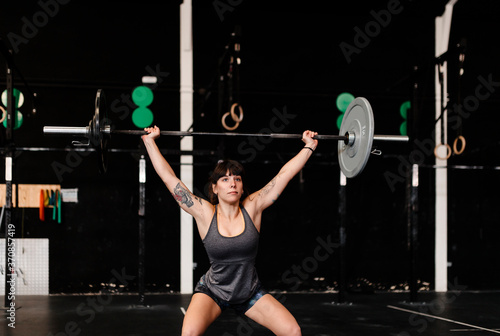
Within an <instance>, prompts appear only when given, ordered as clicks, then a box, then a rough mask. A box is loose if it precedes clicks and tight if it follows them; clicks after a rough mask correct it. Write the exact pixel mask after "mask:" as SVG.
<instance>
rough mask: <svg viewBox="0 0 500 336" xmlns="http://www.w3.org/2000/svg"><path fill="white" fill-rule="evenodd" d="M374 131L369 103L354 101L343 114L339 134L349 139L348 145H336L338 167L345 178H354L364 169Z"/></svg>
mask: <svg viewBox="0 0 500 336" xmlns="http://www.w3.org/2000/svg"><path fill="white" fill-rule="evenodd" d="M374 129H375V123H374V119H373V111H372V108H371V105H370V103H369V102H368V100H367V99H366V98H362V97H358V98H356V99H354V100H353V101H352V102H351V103H350V104H349V106H348V107H347V110H346V111H345V113H344V118H343V120H342V124H341V125H340V133H339V134H340V135H348V137H349V141H348V143H345V142H344V141H339V145H338V156H339V165H340V169H341V170H342V172H343V173H344V175H345V176H346V177H356V176H357V175H358V174H359V173H361V171H363V169H364V168H365V166H366V163H367V162H368V159H369V157H370V153H371V151H372V143H373V133H374ZM353 140H354V141H353Z"/></svg>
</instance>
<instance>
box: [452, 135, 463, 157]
mask: <svg viewBox="0 0 500 336" xmlns="http://www.w3.org/2000/svg"><path fill="white" fill-rule="evenodd" d="M458 140H460V142H461V144H462V146H461V147H460V151H458V150H457V143H458ZM464 150H465V138H464V137H463V136H461V135H459V136H457V137H456V138H455V141H453V153H454V154H456V155H460V154H462V153H463V152H464Z"/></svg>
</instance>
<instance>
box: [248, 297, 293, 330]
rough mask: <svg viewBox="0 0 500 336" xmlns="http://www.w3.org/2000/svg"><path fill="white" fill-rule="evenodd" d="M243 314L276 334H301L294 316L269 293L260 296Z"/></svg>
mask: <svg viewBox="0 0 500 336" xmlns="http://www.w3.org/2000/svg"><path fill="white" fill-rule="evenodd" d="M245 315H246V316H248V317H249V318H251V319H252V320H254V321H255V322H257V323H259V324H260V325H263V326H264V327H266V328H268V329H269V330H271V331H272V332H273V333H275V334H276V335H286V336H295V335H301V331H300V327H299V325H298V323H297V320H295V317H293V315H292V314H291V313H290V312H289V311H288V309H286V308H285V306H283V305H282V304H281V303H280V302H279V301H278V300H276V299H275V298H274V297H273V296H272V295H271V294H266V295H264V296H263V297H262V298H260V299H259V300H258V301H257V302H256V303H255V304H254V305H253V306H252V308H250V309H249V310H247V312H246V313H245Z"/></svg>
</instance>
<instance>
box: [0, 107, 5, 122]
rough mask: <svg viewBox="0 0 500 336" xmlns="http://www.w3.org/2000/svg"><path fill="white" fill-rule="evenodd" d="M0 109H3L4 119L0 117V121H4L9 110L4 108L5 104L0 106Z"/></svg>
mask: <svg viewBox="0 0 500 336" xmlns="http://www.w3.org/2000/svg"><path fill="white" fill-rule="evenodd" d="M0 110H2V119H0V123H2V122H3V121H4V120H5V118H6V117H7V111H5V109H4V108H3V106H0Z"/></svg>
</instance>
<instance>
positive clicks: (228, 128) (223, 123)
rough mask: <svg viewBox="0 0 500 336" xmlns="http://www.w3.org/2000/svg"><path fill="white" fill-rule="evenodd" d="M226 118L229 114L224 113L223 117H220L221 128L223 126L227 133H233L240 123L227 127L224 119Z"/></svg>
mask: <svg viewBox="0 0 500 336" xmlns="http://www.w3.org/2000/svg"><path fill="white" fill-rule="evenodd" d="M228 116H229V112H226V113H224V115H223V116H222V120H221V121H222V126H224V128H225V129H227V130H228V131H234V130H235V129H237V128H238V126H240V123H239V121H237V122H236V124H234V126H233V127H229V126H227V124H226V118H227V117H228Z"/></svg>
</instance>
